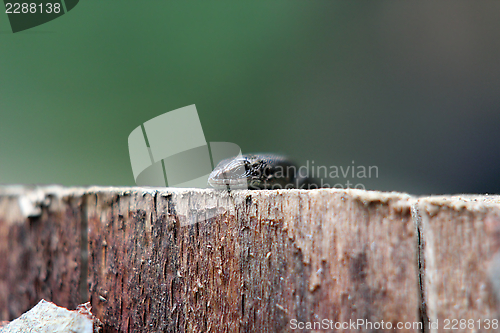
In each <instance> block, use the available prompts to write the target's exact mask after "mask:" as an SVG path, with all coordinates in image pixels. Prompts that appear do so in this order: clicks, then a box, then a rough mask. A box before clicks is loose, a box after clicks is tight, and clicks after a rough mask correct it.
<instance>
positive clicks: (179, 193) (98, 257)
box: [0, 188, 500, 332]
mask: <svg viewBox="0 0 500 333" xmlns="http://www.w3.org/2000/svg"><path fill="white" fill-rule="evenodd" d="M30 191H31V192H30ZM33 191H35V190H25V189H16V190H13V189H10V188H9V189H5V188H3V189H2V188H0V316H1V318H0V319H11V318H13V317H16V316H19V315H20V314H21V313H22V312H23V311H26V310H28V309H29V308H30V307H31V306H33V305H34V304H36V302H37V301H38V300H39V299H40V298H42V297H45V298H46V299H48V300H51V301H53V302H55V303H56V304H58V305H60V306H65V307H68V308H70V309H72V308H74V307H75V306H76V304H78V303H82V302H84V301H86V300H87V299H90V300H91V302H92V306H93V310H92V312H93V313H94V314H95V315H96V317H98V318H99V319H100V320H101V321H102V322H103V323H104V327H105V332H115V331H120V332H126V331H167V332H184V331H212V332H234V331H242V332H253V331H259V332H275V331H277V332H283V331H285V332H286V331H293V328H294V327H297V328H298V327H300V326H299V325H300V324H301V323H302V324H304V325H307V323H308V322H309V323H312V324H314V323H321V324H322V325H323V326H322V327H323V328H325V327H326V326H328V328H334V327H335V325H337V328H339V327H338V325H346V324H347V325H349V326H348V327H345V326H344V329H342V328H341V329H337V330H335V331H366V332H368V331H375V330H377V331H385V332H389V331H398V329H397V326H398V323H403V324H404V325H407V327H406V329H405V328H403V329H399V330H400V331H401V330H402V331H419V332H420V331H422V327H423V326H424V327H425V331H436V332H437V331H446V330H444V324H445V322H444V320H445V319H450V320H452V319H458V320H460V319H465V320H469V319H472V320H474V321H475V324H474V326H473V328H471V326H470V325H469V326H467V327H466V328H464V329H460V327H458V331H463V332H466V331H467V332H469V331H474V330H475V331H481V332H483V331H496V330H495V329H494V327H490V328H489V329H487V328H486V327H485V325H484V323H485V320H486V319H489V320H490V321H491V320H493V319H497V318H498V311H497V303H498V302H497V300H496V297H498V298H500V254H498V255H497V256H496V254H497V253H498V249H500V213H499V210H498V207H499V206H498V202H499V201H498V199H497V197H491V196H490V197H465V196H462V197H428V198H416V197H411V196H409V195H405V194H400V193H379V192H367V191H358V190H334V189H321V190H312V191H303V190H286V191H285V190H281V191H233V192H230V193H228V192H224V191H222V192H218V191H213V190H182V189H177V190H175V189H146V188H89V189H72V190H70V189H61V188H56V189H42V190H41V189H38V190H36V191H38V192H36V193H37V194H36V195H35V196H34V197H33V195H32V193H33ZM30 193H31V194H30ZM26 198H28V199H29V200H27V199H26ZM30 203H31V204H30ZM28 216H30V217H28ZM81 230H84V231H88V232H81ZM417 230H418V232H417ZM85 244H88V248H87V247H86V246H85ZM82 245H83V247H82ZM82 250H83V251H82ZM87 250H88V253H87V252H86V251H87ZM87 259H88V262H87ZM87 264H88V270H87V268H86V267H87ZM421 288H422V290H423V293H421ZM495 295H498V296H495ZM421 297H423V298H421ZM422 301H423V303H424V306H421V303H422ZM427 319H429V320H430V321H431V323H432V322H435V321H436V320H439V322H438V323H439V324H438V327H437V329H434V328H435V327H434V328H433V327H431V329H429V323H428V322H427ZM323 320H327V321H323ZM477 320H481V322H480V324H481V327H479V322H478V321H477ZM361 321H363V322H362V323H363V325H362V326H352V323H353V322H354V323H361ZM368 322H371V323H372V324H373V325H374V326H373V327H372V329H370V327H369V326H367V325H370V324H369V323H368ZM382 322H383V324H382ZM376 325H379V326H376ZM380 325H384V326H380ZM408 325H409V326H410V327H408ZM421 325H422V326H421ZM390 326H392V329H390V328H389V327H390ZM451 326H452V323H451V322H450V328H451ZM305 328H306V329H305V331H310V330H311V329H307V326H305ZM311 328H316V329H318V326H316V327H311ZM299 331H300V330H299ZM325 331H334V329H328V330H325Z"/></svg>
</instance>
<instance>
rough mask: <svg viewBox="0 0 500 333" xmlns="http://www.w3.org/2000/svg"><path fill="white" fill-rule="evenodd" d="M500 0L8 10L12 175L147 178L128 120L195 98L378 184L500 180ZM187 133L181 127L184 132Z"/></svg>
mask: <svg viewBox="0 0 500 333" xmlns="http://www.w3.org/2000/svg"><path fill="white" fill-rule="evenodd" d="M499 14H500V2H495V1H485V2H478V3H477V2H463V1H457V2H447V1H438V2H427V1H418V2H417V1H414V2H392V1H378V2H365V1H349V2H340V1H330V0H323V1H320V0H315V1H295V0H286V1H272V2H266V1H182V2H181V1H156V0H151V1H139V0H110V1H97V0H85V1H80V3H79V4H78V6H77V7H75V8H74V9H73V10H72V11H71V12H69V13H68V14H66V15H64V16H62V17H60V18H58V19H56V20H54V21H51V22H49V23H46V24H44V25H41V26H39V27H36V28H33V29H30V30H26V31H23V32H19V33H16V34H13V33H12V32H11V30H10V27H9V24H8V20H7V15H6V14H0V40H1V41H0V49H1V55H0V110H1V111H0V154H1V155H0V183H22V184H31V183H35V184H40V183H42V184H48V183H58V184H63V185H68V186H69V185H133V184H134V179H133V176H132V171H131V167H130V161H129V157H128V148H127V138H128V135H129V133H130V132H131V131H132V130H133V129H134V128H136V127H137V126H138V125H140V124H141V123H143V122H144V121H146V120H149V119H151V118H153V117H155V116H157V115H159V114H162V113H164V112H167V111H170V110H174V109H177V108H179V107H183V106H186V105H190V104H196V106H197V108H198V112H199V115H200V118H201V122H202V125H203V128H204V131H205V136H206V139H207V141H228V142H234V143H237V144H239V145H240V147H241V148H242V149H243V151H244V152H263V151H269V152H281V153H285V154H288V155H290V156H292V157H294V158H295V159H296V160H297V161H299V162H302V163H304V162H305V161H307V160H309V161H313V160H314V162H315V164H316V165H319V164H320V165H327V166H332V165H335V166H348V165H352V163H353V161H354V163H355V165H363V166H373V165H376V166H378V169H379V177H378V178H371V179H364V180H363V181H362V182H363V183H364V184H365V186H366V187H367V188H369V189H380V190H399V191H406V192H411V193H417V194H419V193H444V192H479V193H481V192H500V176H498V175H499V173H498V172H497V170H499V168H500V154H499V148H498V142H500V140H499V139H500V131H498V129H497V128H498V125H500V94H499V88H500V62H499V61H498V59H500V20H498V17H499ZM179 140H182V138H179Z"/></svg>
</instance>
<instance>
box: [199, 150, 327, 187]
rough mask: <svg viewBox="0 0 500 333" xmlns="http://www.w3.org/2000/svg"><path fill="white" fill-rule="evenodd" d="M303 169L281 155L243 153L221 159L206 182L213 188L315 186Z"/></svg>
mask: <svg viewBox="0 0 500 333" xmlns="http://www.w3.org/2000/svg"><path fill="white" fill-rule="evenodd" d="M303 169H304V168H302V169H300V168H298V167H297V166H296V165H295V164H294V163H292V162H291V161H290V160H289V159H288V158H286V157H285V156H281V155H274V154H246V155H242V156H239V157H236V158H229V159H226V160H223V161H221V162H220V163H219V164H218V165H217V166H216V167H215V169H214V171H212V173H211V174H210V176H209V178H208V184H209V185H210V186H212V187H213V188H216V189H250V190H270V189H291V188H303V189H309V188H311V189H312V188H318V187H319V186H317V185H316V183H315V182H314V181H311V180H310V179H309V178H308V177H307V175H306V173H307V171H306V170H303Z"/></svg>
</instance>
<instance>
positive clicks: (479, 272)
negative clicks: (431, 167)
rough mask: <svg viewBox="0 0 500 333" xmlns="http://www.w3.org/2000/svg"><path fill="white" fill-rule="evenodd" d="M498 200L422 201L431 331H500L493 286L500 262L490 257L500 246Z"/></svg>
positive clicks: (420, 211) (420, 214)
mask: <svg viewBox="0 0 500 333" xmlns="http://www.w3.org/2000/svg"><path fill="white" fill-rule="evenodd" d="M499 202H500V201H499V197H498V196H461V197H429V198H422V199H420V200H419V201H418V203H417V205H416V208H417V211H418V220H417V221H418V227H419V231H420V239H421V240H422V241H421V257H422V260H421V264H422V281H423V291H424V300H425V306H426V315H427V317H428V320H429V321H430V322H431V323H432V325H433V327H431V328H435V329H433V330H432V331H434V332H437V331H439V332H445V331H449V329H451V328H453V327H455V328H456V329H458V330H459V331H462V332H465V331H468V332H470V331H479V332H486V331H488V332H498V331H499V328H500V325H498V311H497V305H496V303H497V300H496V299H495V292H494V290H492V283H495V281H496V280H498V279H500V269H497V270H499V272H495V271H494V270H495V267H494V265H497V266H498V263H495V262H492V260H493V259H494V256H495V254H496V253H498V249H499V245H500V242H499V241H500V237H499V235H500V234H499V231H500V211H499V209H498V208H499V205H498V204H499ZM499 291H500V290H499ZM499 301H500V299H499ZM495 320H496V325H495ZM464 321H465V322H464ZM454 325H455V326H454ZM461 325H462V326H461ZM464 325H465V327H464ZM495 326H496V327H495ZM428 327H430V326H428ZM446 327H448V330H447V329H446Z"/></svg>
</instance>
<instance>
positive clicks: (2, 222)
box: [0, 188, 82, 320]
mask: <svg viewBox="0 0 500 333" xmlns="http://www.w3.org/2000/svg"><path fill="white" fill-rule="evenodd" d="M60 190H61V189H59V188H58V189H55V190H52V189H47V190H46V191H41V190H37V189H18V188H9V189H2V191H0V320H12V319H14V318H17V317H18V316H19V315H20V314H22V313H23V312H25V311H27V310H29V309H31V308H32V307H33V306H34V305H36V304H37V303H38V301H40V299H42V298H45V299H50V300H51V301H53V302H54V303H57V304H58V305H61V306H64V307H68V308H73V309H74V308H75V307H76V306H77V305H78V304H80V303H82V302H81V296H80V291H79V289H78V286H79V283H80V279H81V267H82V265H81V243H80V241H81V228H80V221H81V210H80V209H81V207H80V203H81V195H79V194H77V193H75V194H68V195H66V196H64V197H61V196H60V194H61V191H60Z"/></svg>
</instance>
